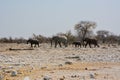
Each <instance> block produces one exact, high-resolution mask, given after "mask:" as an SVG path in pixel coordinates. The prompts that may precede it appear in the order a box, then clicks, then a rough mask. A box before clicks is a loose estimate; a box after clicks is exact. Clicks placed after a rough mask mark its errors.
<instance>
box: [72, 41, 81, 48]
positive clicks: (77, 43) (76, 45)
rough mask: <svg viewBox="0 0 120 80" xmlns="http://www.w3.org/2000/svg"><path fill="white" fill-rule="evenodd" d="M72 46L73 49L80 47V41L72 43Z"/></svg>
mask: <svg viewBox="0 0 120 80" xmlns="http://www.w3.org/2000/svg"><path fill="white" fill-rule="evenodd" d="M72 45H75V47H81V42H80V41H74V42H73V43H72Z"/></svg>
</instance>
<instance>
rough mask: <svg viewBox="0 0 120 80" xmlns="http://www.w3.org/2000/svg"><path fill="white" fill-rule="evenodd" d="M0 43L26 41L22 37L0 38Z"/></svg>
mask: <svg viewBox="0 0 120 80" xmlns="http://www.w3.org/2000/svg"><path fill="white" fill-rule="evenodd" d="M0 43H26V39H24V38H15V39H13V38H12V37H9V38H0Z"/></svg>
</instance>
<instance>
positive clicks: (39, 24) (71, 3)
mask: <svg viewBox="0 0 120 80" xmlns="http://www.w3.org/2000/svg"><path fill="white" fill-rule="evenodd" d="M80 21H93V22H96V24H97V26H96V29H95V31H98V30H108V31H111V32H113V33H114V34H116V35H119V34H120V0H0V38H1V37H23V38H28V37H31V36H32V34H33V33H34V34H36V35H39V34H40V35H44V36H47V37H49V36H52V35H55V34H56V33H59V32H63V33H65V32H67V31H69V30H71V31H72V32H75V30H74V26H75V24H77V23H79V22H80Z"/></svg>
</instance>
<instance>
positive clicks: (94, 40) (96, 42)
mask: <svg viewBox="0 0 120 80" xmlns="http://www.w3.org/2000/svg"><path fill="white" fill-rule="evenodd" d="M83 42H85V45H84V46H85V48H86V46H87V45H89V47H90V48H91V45H92V44H93V45H94V47H96V46H97V47H99V45H98V41H97V40H96V39H90V38H85V39H84V40H83Z"/></svg>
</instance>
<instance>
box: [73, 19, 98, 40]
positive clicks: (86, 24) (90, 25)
mask: <svg viewBox="0 0 120 80" xmlns="http://www.w3.org/2000/svg"><path fill="white" fill-rule="evenodd" d="M95 27H96V23H95V22H90V21H81V22H79V23H78V24H76V25H75V30H76V31H77V34H78V36H79V37H81V36H82V37H81V38H82V40H83V39H84V38H85V37H86V35H87V34H88V33H89V32H91V31H92V29H94V28H95Z"/></svg>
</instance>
